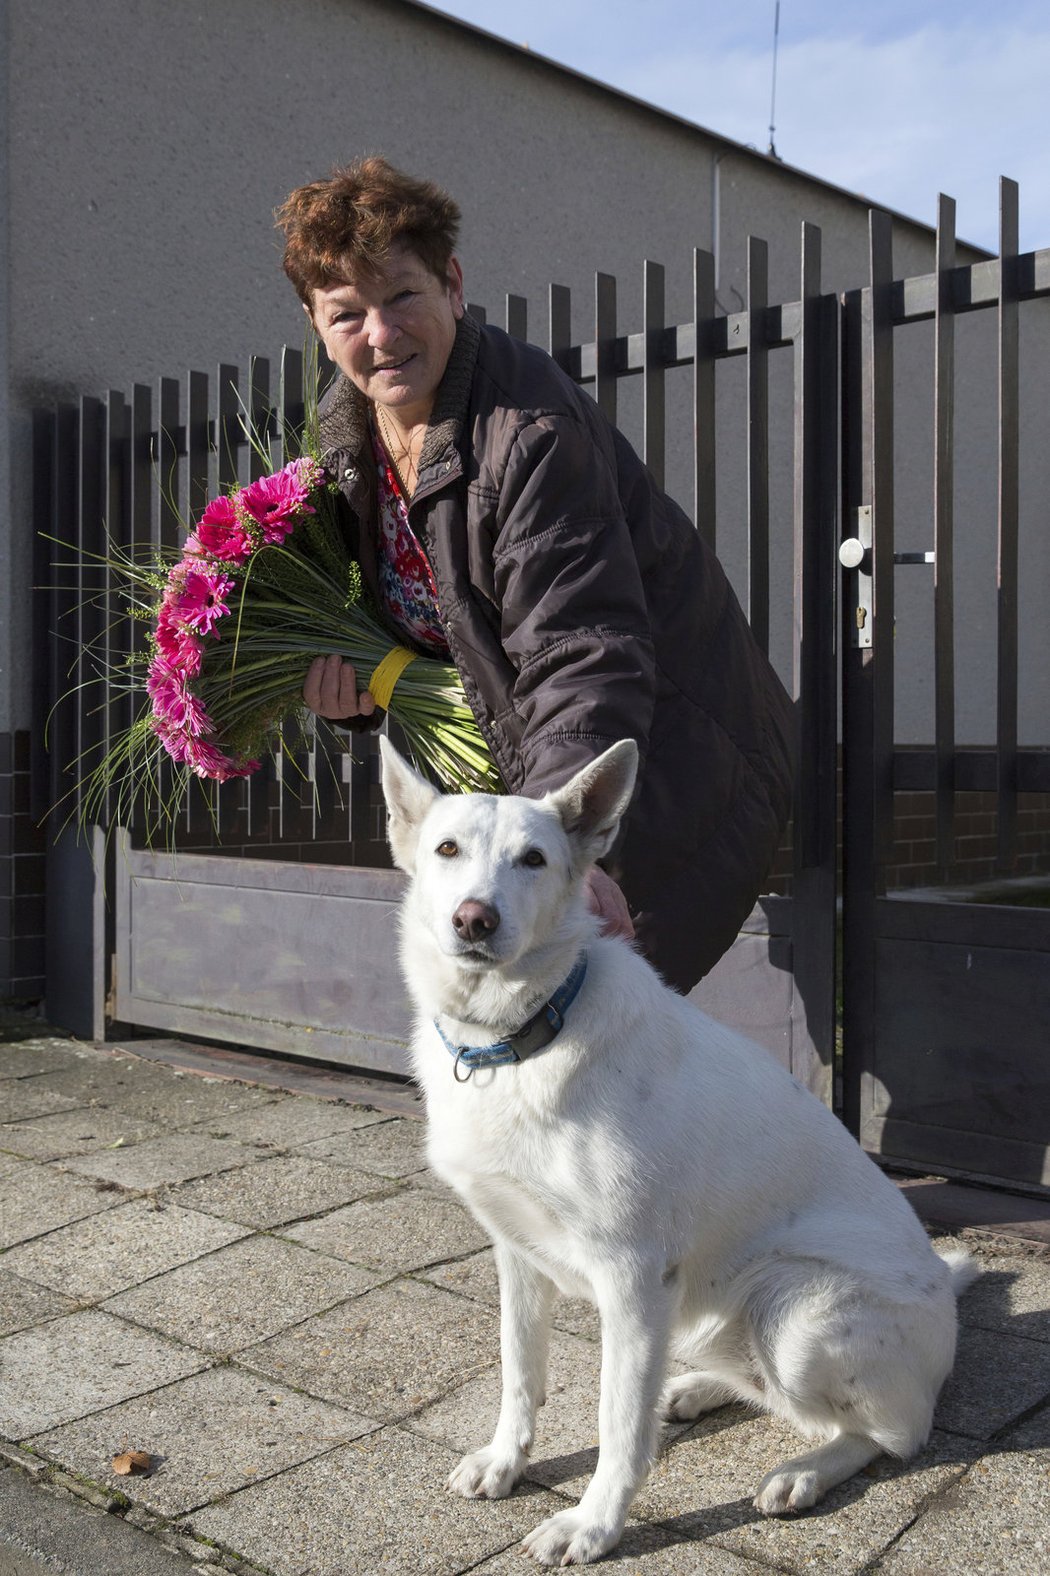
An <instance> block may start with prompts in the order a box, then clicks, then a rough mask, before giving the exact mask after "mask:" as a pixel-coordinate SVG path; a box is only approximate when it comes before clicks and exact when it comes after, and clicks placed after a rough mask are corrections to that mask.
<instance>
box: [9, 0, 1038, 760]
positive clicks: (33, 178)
mask: <svg viewBox="0 0 1050 1576" xmlns="http://www.w3.org/2000/svg"><path fill="white" fill-rule="evenodd" d="M8 9H9V29H10V37H9V40H8V44H9V47H8V50H7V61H8V66H7V70H8V72H9V106H8V120H7V124H8V128H9V130H8V137H9V159H10V240H9V244H8V249H7V253H6V256H5V257H2V258H0V271H2V278H0V283H2V284H3V285H4V287H5V288H6V292H7V296H8V311H7V320H8V322H9V324H10V335H9V346H8V387H9V398H10V409H9V411H8V412H7V419H6V421H5V422H4V427H3V432H4V433H6V434H8V435H9V443H10V456H9V461H10V464H9V471H8V475H9V486H10V489H11V491H10V500H11V506H10V508H9V509H8V510H6V511H5V516H6V521H9V522H10V532H11V539H10V543H9V545H8V546H7V547H0V552H9V553H10V557H9V559H4V560H0V568H4V569H6V570H7V573H6V575H4V577H3V584H2V585H0V613H2V614H3V615H4V627H5V629H6V630H7V631H8V634H7V636H6V637H5V652H4V662H3V673H2V674H0V731H2V730H4V729H8V728H12V727H26V726H28V723H29V694H28V683H27V678H26V667H25V662H24V651H25V635H26V618H27V611H26V595H25V592H26V587H27V586H28V584H29V551H30V541H29V523H28V511H27V499H28V472H27V456H28V442H27V423H28V412H29V410H30V409H31V407H32V406H33V405H34V404H36V403H40V402H49V401H51V400H53V399H55V398H65V397H75V396H76V395H78V394H80V393H84V392H88V393H97V392H101V391H102V390H104V389H105V388H106V387H107V386H114V387H118V388H126V387H128V386H129V385H130V384H131V383H132V382H134V381H148V380H151V379H153V378H155V377H156V376H158V375H159V374H162V373H167V374H172V373H176V372H179V371H181V370H183V369H184V368H185V367H186V366H188V365H195V366H200V367H202V368H204V369H205V370H207V369H210V368H213V367H214V366H215V364H216V363H217V362H218V361H220V360H229V361H234V362H243V361H244V360H245V359H246V357H247V355H248V354H249V353H250V352H258V353H261V354H269V355H271V356H274V357H276V355H277V353H278V350H279V347H280V346H281V344H282V343H283V342H285V341H288V342H291V343H293V344H296V343H299V342H300V341H301V338H302V332H303V319H302V314H301V312H300V309H299V306H298V303H297V302H296V300H295V298H294V296H293V294H292V291H291V289H290V288H289V286H288V285H287V283H286V281H285V280H284V277H283V274H282V273H281V271H280V268H279V241H278V237H277V236H276V234H275V232H274V230H273V228H272V221H271V214H272V210H273V208H274V206H275V205H276V204H277V203H278V202H279V201H280V200H281V199H282V198H283V196H284V195H285V194H286V193H287V191H288V190H289V189H290V188H291V187H292V186H293V185H295V184H297V183H299V182H301V181H304V180H307V179H310V178H314V177H316V176H317V175H319V174H323V173H325V172H326V171H327V170H328V169H329V167H330V166H331V165H332V164H333V163H334V162H337V161H339V160H343V159H346V158H349V157H352V156H354V155H356V154H359V153H361V152H364V151H382V152H384V153H385V154H387V156H388V157H390V158H391V159H392V160H394V162H396V163H400V164H403V165H404V166H405V167H407V168H410V169H413V170H415V171H418V172H420V173H427V174H429V175H430V176H431V177H433V178H434V179H436V180H438V181H439V182H442V183H443V184H445V185H447V186H448V187H449V188H450V189H451V190H452V191H453V192H454V193H455V194H456V196H457V198H458V199H459V201H460V202H461V204H462V207H463V210H464V227H463V236H462V245H461V254H462V257H463V260H464V264H465V268H466V275H467V285H468V295H469V297H470V299H472V300H474V301H477V302H481V303H483V304H485V305H486V306H487V307H488V308H489V309H490V312H492V314H493V315H494V316H498V314H499V312H500V310H501V302H502V299H503V294H504V292H506V291H508V290H510V291H514V292H517V293H520V294H523V295H526V296H528V298H529V301H530V312H531V321H532V322H533V323H536V324H539V323H541V322H542V321H543V314H544V311H545V307H544V292H545V287H546V285H547V283H548V282H549V281H551V280H556V281H558V282H561V283H564V284H567V285H569V286H571V287H572V288H573V290H574V292H575V296H576V308H577V311H576V314H575V321H574V332H575V334H576V336H577V337H589V336H590V334H591V333H592V323H591V322H590V321H589V313H590V311H591V310H592V308H591V302H592V299H593V274H594V271H595V269H598V268H601V269H603V270H605V271H607V272H611V273H614V274H616V275H617V276H618V278H619V280H620V291H619V298H620V306H621V323H622V324H623V326H624V327H629V328H630V329H632V330H633V329H636V328H637V327H639V326H640V303H641V259H642V258H643V257H644V256H648V257H651V258H654V259H657V260H659V261H662V262H664V263H665V264H666V266H667V270H668V280H667V283H668V311H669V313H670V315H671V319H672V320H675V319H682V320H685V319H687V318H688V316H689V311H690V309H689V293H690V271H691V251H692V248H693V247H694V246H696V245H701V246H710V245H711V243H712V237H713V232H714V228H715V227H714V220H713V214H712V191H713V185H714V180H713V177H714V173H715V168H716V160H717V161H718V163H717V171H718V185H719V192H720V209H719V225H718V228H719V233H720V240H721V248H720V251H721V260H720V288H719V295H720V299H721V301H722V304H723V305H724V306H725V307H727V308H729V309H734V308H735V307H736V306H737V305H738V304H739V302H738V298H737V294H736V292H738V291H742V290H743V288H744V276H745V258H746V237H747V234H748V233H749V232H750V231H753V232H754V233H756V234H759V235H762V236H764V237H765V238H766V239H767V240H768V241H769V243H770V249H771V250H770V289H771V298H772V299H774V300H775V299H778V298H788V299H790V298H791V297H792V296H793V295H795V294H796V293H797V268H798V253H799V225H800V221H801V220H802V219H803V218H808V219H811V220H813V221H814V222H816V223H817V224H819V225H820V226H821V227H822V229H823V232H824V258H825V267H824V280H825V284H826V286H827V287H828V288H830V289H836V290H838V289H844V288H848V287H850V286H853V285H856V284H857V283H859V282H861V281H862V280H863V277H864V272H865V256H866V228H867V220H866V208H865V206H864V204H863V203H861V202H860V201H858V200H854V199H851V198H849V197H848V196H846V195H844V194H841V193H837V192H835V191H834V190H832V189H830V188H828V187H825V186H822V185H821V184H820V183H817V182H814V181H811V180H808V179H806V178H805V177H803V176H801V175H798V174H797V173H794V172H792V171H790V170H787V169H785V168H783V167H780V166H777V165H776V164H774V163H772V162H771V161H769V160H767V159H765V158H764V157H762V156H760V155H755V154H751V153H748V152H747V151H745V150H742V149H737V148H735V147H733V146H731V145H728V144H726V143H724V142H723V141H721V140H720V139H718V138H715V137H710V136H707V135H705V134H704V133H703V132H701V131H699V130H695V129H691V128H689V127H687V126H685V125H683V124H682V123H680V122H678V121H675V120H674V119H673V118H671V117H668V116H664V115H661V114H659V113H657V112H654V111H650V110H648V109H646V108H644V107H642V106H638V105H635V104H632V103H631V102H629V101H627V100H625V99H624V98H622V97H620V96H618V95H615V94H613V93H610V92H608V91H605V90H603V89H600V88H598V87H597V86H594V85H591V84H588V83H587V82H585V81H583V80H582V79H579V78H576V77H574V76H572V75H571V74H569V73H564V72H559V71H557V70H555V69H553V68H551V67H550V66H549V65H547V64H545V63H544V62H542V61H538V60H535V59H533V58H531V57H530V56H529V55H528V54H527V53H524V52H521V51H515V50H512V49H507V48H503V47H501V46H499V45H497V44H495V43H493V42H492V41H490V40H488V39H486V38H485V37H484V36H482V35H479V34H476V33H473V32H472V31H471V30H469V29H467V28H464V27H461V26H459V25H457V24H453V23H449V22H445V21H443V20H442V19H441V18H440V17H438V16H435V15H433V14H432V13H429V12H427V11H426V10H425V9H420V8H417V7H415V6H413V5H411V4H407V3H402V0H282V3H280V4H272V5H269V6H260V5H259V4H258V3H257V0H222V3H221V4H213V5H204V4H199V3H188V0H96V3H95V4H93V5H92V6H90V7H85V6H83V5H81V4H78V3H76V0H46V3H45V4H41V3H40V0H9V5H8ZM0 178H2V172H0ZM935 182H936V172H931V183H935ZM1048 239H1050V238H1048ZM932 257H933V243H932V237H931V235H930V233H929V232H928V231H927V230H925V229H923V228H922V227H920V226H916V225H912V224H909V223H906V222H902V223H901V224H899V225H898V227H897V242H896V264H897V271H898V272H899V273H900V272H915V271H926V270H928V269H929V268H930V267H931V266H932ZM2 332H3V329H2V325H0V334H2ZM534 337H535V336H534ZM985 348H987V347H985ZM2 351H3V341H2V339H0V354H2ZM975 356H976V360H978V361H979V360H980V356H979V355H977V353H976V351H975ZM975 364H976V362H975ZM917 365H918V363H917V362H916V367H917ZM965 365H968V363H964V366H965ZM723 372H724V379H723V382H724V387H725V390H726V411H725V417H724V421H723V432H724V437H725V442H724V444H723V450H724V465H723V478H722V483H721V489H720V502H721V505H722V509H723V513H724V517H725V529H723V532H722V541H723V543H724V552H725V556H726V559H727V563H728V566H729V567H730V570H731V572H734V573H738V566H739V562H740V558H741V554H740V548H739V538H738V536H735V535H734V529H733V522H734V521H735V520H739V519H740V518H741V517H742V508H741V499H742V496H743V494H742V491H741V477H742V471H741V468H740V465H741V462H740V441H739V435H740V434H741V432H742V428H741V426H740V415H741V405H740V390H739V383H740V379H739V376H738V368H735V367H734V368H725V369H723ZM720 377H722V373H720ZM902 378H903V379H904V381H907V380H908V361H907V357H904V356H902ZM734 379H736V384H735V385H734ZM911 384H912V388H911V393H910V395H909V396H908V400H909V403H908V404H906V406H905V410H904V419H903V424H902V445H903V447H902V465H903V467H904V468H903V469H902V482H901V487H902V494H901V496H902V499H903V501H904V504H905V506H906V507H909V508H912V509H913V512H914V514H915V516H916V520H915V525H916V536H917V539H916V540H915V542H914V544H913V543H912V542H911V541H908V542H907V543H906V544H904V545H909V546H910V545H915V546H928V545H929V540H928V538H929V530H928V525H927V520H928V513H929V509H928V503H926V502H924V501H923V489H924V487H926V485H927V484H926V479H925V478H924V476H923V474H922V466H921V465H920V464H919V463H918V461H916V464H915V466H914V467H912V469H913V470H914V473H915V474H914V476H910V473H908V465H909V463H910V462H909V459H908V452H909V443H910V441H911V440H910V438H909V437H908V434H909V433H910V432H913V431H914V430H917V428H919V427H921V425H922V422H923V421H924V420H926V421H927V425H928V418H927V417H926V416H925V415H924V412H925V410H926V407H927V405H928V397H927V391H925V387H924V385H923V384H922V383H921V382H920V381H919V380H918V378H917V377H916V378H913V379H911ZM973 384H974V389H975V393H974V398H973V401H972V402H971V403H972V405H973V409H972V411H970V410H969V409H968V407H967V405H966V398H965V395H963V396H962V397H961V399H960V411H961V414H962V420H963V431H964V433H965V434H968V436H967V439H966V441H967V442H968V443H970V444H971V446H974V445H976V446H975V447H973V453H974V455H975V457H976V458H975V463H974V465H973V467H972V468H971V470H970V471H968V472H967V477H965V478H964V481H963V483H962V484H961V495H962V497H963V500H964V504H965V507H964V508H962V509H961V510H960V528H961V527H962V521H963V518H964V517H966V514H967V509H970V508H971V505H972V509H973V512H974V513H975V516H979V517H980V519H979V520H978V521H977V522H976V523H975V525H974V527H973V530H974V533H975V534H974V546H973V549H972V571H971V559H968V558H967V556H966V555H967V552H968V551H970V550H969V549H967V548H964V547H960V549H959V558H960V582H961V584H962V585H968V584H969V583H970V581H971V572H972V574H974V575H975V574H976V566H977V564H978V561H981V562H982V563H983V562H984V560H985V559H986V556H987V555H986V529H987V520H986V518H985V515H986V505H987V501H988V499H987V494H988V469H987V456H986V448H984V447H982V446H981V444H978V443H977V437H978V436H979V437H980V438H981V443H984V441H985V440H986V438H987V416H988V405H987V396H986V394H985V393H984V392H983V390H982V389H978V388H977V377H976V373H975V374H974V377H973ZM775 385H776V399H777V402H778V404H777V414H776V417H775V441H774V449H775V451H777V452H781V453H782V454H785V455H787V456H788V465H789V464H790V459H789V452H788V450H787V448H786V444H785V442H784V441H783V434H784V433H786V432H789V431H790V425H789V419H790V418H789V401H790V387H789V386H788V385H786V384H785V381H784V375H783V374H782V373H781V372H780V371H779V370H778V372H777V373H776V376H775ZM734 387H735V392H734ZM7 397H8V395H7V392H6V390H4V389H0V400H3V399H5V398H7ZM785 397H786V399H787V401H788V404H785ZM624 411H625V415H624V420H625V425H627V427H628V430H630V423H631V419H632V417H631V399H630V397H625V400H624ZM0 415H3V412H2V411H0ZM967 424H969V425H967ZM971 426H972V428H973V433H971V432H970V427H971ZM777 434H780V435H781V436H780V437H777ZM0 442H3V438H2V437H0ZM962 446H963V445H962V441H960V448H962ZM1032 447H1033V449H1034V450H1037V451H1038V452H1037V453H1036V454H1035V458H1034V459H1033V458H1031V457H1029V458H1028V459H1026V467H1027V470H1026V477H1027V485H1028V495H1029V497H1030V498H1035V499H1038V498H1040V497H1043V496H1046V495H1047V491H1048V489H1047V485H1046V482H1047V477H1046V475H1045V460H1044V457H1043V454H1042V451H1041V449H1040V448H1039V445H1038V444H1035V445H1033V446H1032ZM2 461H3V453H2V450H0V463H2ZM669 475H670V479H671V481H672V485H673V483H674V480H675V475H676V471H675V466H674V464H672V466H671V468H670V472H669ZM927 496H928V492H927ZM993 496H994V485H993ZM773 497H774V517H775V518H780V519H782V520H783V523H784V526H785V528H787V527H788V525H789V521H790V473H789V470H788V471H785V473H784V474H783V475H781V476H780V477H778V478H777V479H775V481H774V487H773ZM5 530H6V525H5V524H3V523H0V542H3V541H4V533H5ZM978 538H979V540H978ZM1032 540H1033V542H1035V541H1037V540H1038V541H1041V542H1042V544H1043V545H1042V546H1041V547H1038V548H1037V547H1035V546H1032V547H1030V549H1029V558H1028V560H1027V567H1028V570H1029V573H1030V574H1031V575H1033V576H1037V575H1038V574H1042V575H1043V580H1044V583H1045V582H1046V573H1045V571H1046V570H1047V568H1048V567H1050V566H1048V563H1047V556H1046V555H1047V547H1046V545H1045V533H1044V534H1043V535H1042V536H1035V535H1033V537H1032ZM1040 555H1041V556H1040ZM921 574H922V572H921V571H911V575H912V578H911V580H910V581H908V582H907V583H906V584H905V585H902V593H901V606H900V608H899V610H898V630H899V638H900V641H901V651H902V653H903V657H902V660H903V665H904V666H905V668H906V669H907V670H908V672H909V675H910V678H911V680H912V682H911V683H909V684H907V685H902V686H901V687H900V694H901V696H902V700H901V731H902V736H903V737H916V738H920V737H924V736H928V732H929V726H928V716H929V686H928V682H927V681H926V679H925V676H924V667H923V662H924V653H925V647H924V646H923V645H922V639H921V638H920V636H919V633H918V632H919V629H920V625H921V623H922V620H923V618H924V616H925V601H924V599H925V598H926V596H927V590H928V588H924V587H923V586H922V585H921V584H920V582H919V581H918V580H916V578H915V576H916V575H920V576H921ZM984 617H985V605H984V603H983V602H982V603H981V618H982V619H983V618H984ZM1034 622H1035V621H1034V620H1033V624H1034ZM922 638H925V637H922ZM1029 638H1030V640H1032V641H1034V642H1035V644H1034V645H1032V646H1031V647H1030V649H1029V651H1028V653H1027V656H1026V661H1027V665H1028V667H1029V668H1030V670H1031V671H1033V672H1038V673H1040V674H1045V673H1046V672H1047V671H1050V650H1048V649H1047V646H1046V640H1047V637H1046V635H1045V634H1044V633H1043V632H1042V631H1041V630H1040V631H1039V633H1038V635H1036V633H1035V631H1034V630H1033V632H1032V634H1031V635H1030V637H1029ZM786 639H787V632H786V624H785V622H784V618H783V617H782V618H781V619H780V621H779V623H778V627H777V631H776V638H775V646H776V650H777V654H778V656H780V657H781V659H782V660H783V658H784V656H785V654H786ZM967 664H968V665H967ZM988 665H989V657H988V650H987V647H985V649H984V650H983V651H981V650H977V651H976V652H975V655H974V656H973V658H972V659H971V658H970V657H969V656H968V657H967V658H966V660H965V663H964V664H963V666H962V668H961V672H960V737H966V738H968V737H974V738H977V737H979V736H980V735H981V734H982V732H986V731H987V711H986V706H985V701H984V699H983V698H981V699H980V704H979V705H978V704H976V702H975V701H974V697H983V696H984V695H985V691H986V687H987V686H986V683H985V680H986V676H987V670H988ZM926 666H927V667H928V662H927V663H926ZM1029 691H1031V693H1029ZM1045 701H1046V691H1045V679H1040V680H1039V682H1038V684H1030V685H1029V686H1028V688H1027V689H1026V693H1025V699H1024V705H1025V708H1026V731H1028V732H1031V729H1032V727H1037V726H1040V724H1039V723H1038V722H1037V721H1036V719H1037V717H1038V715H1039V712H1040V707H1042V708H1043V712H1044V713H1045ZM1044 731H1045V730H1044Z"/></svg>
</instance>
